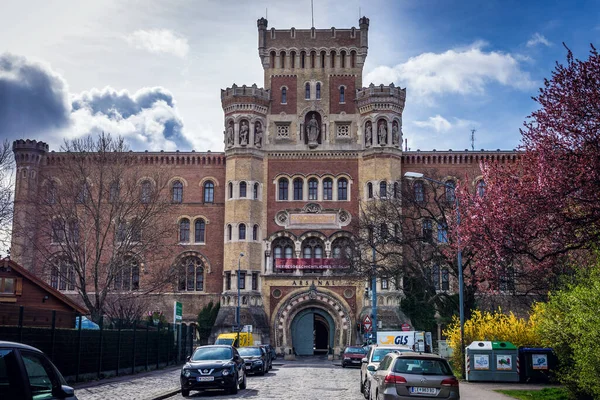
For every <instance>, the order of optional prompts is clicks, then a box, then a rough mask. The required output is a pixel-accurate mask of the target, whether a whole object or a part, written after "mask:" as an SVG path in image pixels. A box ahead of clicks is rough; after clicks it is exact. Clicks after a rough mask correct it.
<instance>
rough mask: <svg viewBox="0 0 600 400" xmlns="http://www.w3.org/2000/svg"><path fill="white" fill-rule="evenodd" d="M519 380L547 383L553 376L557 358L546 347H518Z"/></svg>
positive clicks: (552, 351)
mask: <svg viewBox="0 0 600 400" xmlns="http://www.w3.org/2000/svg"><path fill="white" fill-rule="evenodd" d="M519 360H520V366H521V368H520V379H521V382H539V383H547V382H550V380H551V379H552V378H553V376H554V370H555V369H556V367H557V365H558V358H557V357H556V354H554V350H553V349H551V348H548V347H545V348H544V347H520V348H519Z"/></svg>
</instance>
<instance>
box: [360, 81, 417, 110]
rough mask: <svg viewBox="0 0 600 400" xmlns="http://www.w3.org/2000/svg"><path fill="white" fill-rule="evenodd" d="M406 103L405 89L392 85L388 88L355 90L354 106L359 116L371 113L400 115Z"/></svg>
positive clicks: (377, 87) (378, 87)
mask: <svg viewBox="0 0 600 400" xmlns="http://www.w3.org/2000/svg"><path fill="white" fill-rule="evenodd" d="M405 102H406V88H405V89H402V88H400V87H396V86H395V85H394V84H393V83H390V84H389V85H388V86H384V85H379V86H375V85H374V84H372V83H371V84H370V85H369V87H368V88H362V89H357V90H356V106H357V107H358V110H359V112H360V113H361V114H364V113H368V112H372V111H380V112H381V111H391V112H396V113H399V114H402V111H403V110H404V103H405Z"/></svg>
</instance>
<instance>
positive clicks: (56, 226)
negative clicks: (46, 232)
mask: <svg viewBox="0 0 600 400" xmlns="http://www.w3.org/2000/svg"><path fill="white" fill-rule="evenodd" d="M65 237H66V234H65V221H64V220H62V219H60V218H55V219H53V220H52V243H64V241H65Z"/></svg>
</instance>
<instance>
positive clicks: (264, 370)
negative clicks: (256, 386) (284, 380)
mask: <svg viewBox="0 0 600 400" xmlns="http://www.w3.org/2000/svg"><path fill="white" fill-rule="evenodd" d="M266 370H267V366H266V365H264V364H263V366H262V368H261V369H260V372H259V373H258V375H260V376H264V375H265V372H267V371H266Z"/></svg>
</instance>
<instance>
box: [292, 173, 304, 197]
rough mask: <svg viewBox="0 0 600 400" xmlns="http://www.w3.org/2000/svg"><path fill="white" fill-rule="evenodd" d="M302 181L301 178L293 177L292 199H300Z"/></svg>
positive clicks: (301, 195)
mask: <svg viewBox="0 0 600 400" xmlns="http://www.w3.org/2000/svg"><path fill="white" fill-rule="evenodd" d="M303 187H304V181H303V180H302V178H296V179H294V200H302V197H303V193H302V191H303Z"/></svg>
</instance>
